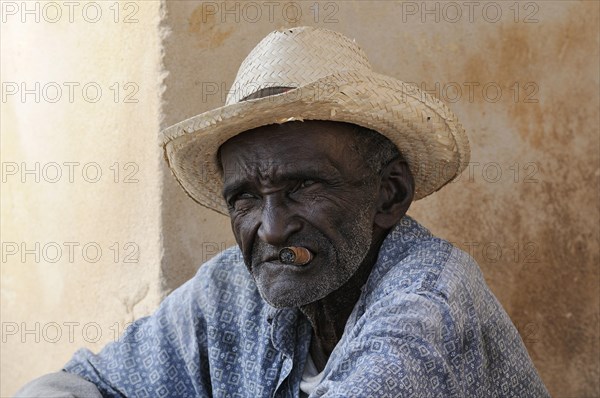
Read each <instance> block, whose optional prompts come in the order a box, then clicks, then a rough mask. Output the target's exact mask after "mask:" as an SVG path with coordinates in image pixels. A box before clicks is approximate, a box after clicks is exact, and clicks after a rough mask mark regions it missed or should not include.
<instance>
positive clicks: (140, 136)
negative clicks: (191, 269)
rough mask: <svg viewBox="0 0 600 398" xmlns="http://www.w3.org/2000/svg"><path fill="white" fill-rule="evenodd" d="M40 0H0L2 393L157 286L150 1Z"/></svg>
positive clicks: (108, 328) (154, 11)
mask: <svg viewBox="0 0 600 398" xmlns="http://www.w3.org/2000/svg"><path fill="white" fill-rule="evenodd" d="M73 3H77V2H73ZM11 4H14V5H16V6H17V10H16V13H15V14H12V10H13V8H10V6H11ZM36 4H37V7H38V10H39V11H37V12H36ZM46 4H48V2H36V1H31V2H27V4H26V7H27V9H28V10H30V11H32V12H33V13H32V14H25V13H24V12H23V11H24V10H25V8H22V2H3V3H2V18H3V21H2V32H1V37H2V39H1V40H2V41H1V48H2V76H1V79H2V84H3V90H2V93H3V98H2V127H1V128H2V142H1V147H2V153H1V155H2V179H3V180H2V227H1V228H2V230H1V233H2V245H3V246H2V263H1V267H2V268H1V292H2V295H1V300H2V301H1V323H2V341H1V351H0V352H1V376H0V388H1V389H0V396H3V397H6V396H10V394H12V393H14V392H15V390H16V389H17V388H18V387H19V386H20V385H21V384H23V383H24V382H25V381H27V380H29V379H31V378H33V377H34V376H37V375H41V374H43V373H47V372H50V371H57V370H59V369H60V367H61V365H63V364H64V363H65V361H67V360H68V359H69V357H70V356H71V355H72V354H73V352H74V350H75V349H76V348H78V347H82V346H88V347H90V348H92V349H94V350H97V349H99V348H100V347H102V346H103V345H104V344H105V343H107V342H109V341H111V340H113V339H114V338H115V335H116V334H118V333H119V332H120V331H122V330H123V326H122V325H124V324H125V323H127V322H130V321H132V320H134V319H136V318H138V317H139V316H142V315H145V314H147V313H149V312H150V311H152V310H153V309H154V308H155V307H156V306H157V304H158V303H159V301H160V298H161V289H160V283H159V272H160V258H161V252H162V240H161V227H160V201H161V196H160V192H161V185H162V181H161V178H160V168H159V166H160V162H162V159H161V154H160V151H159V148H158V146H157V142H156V136H157V131H158V129H159V123H160V115H161V107H160V104H161V103H160V87H161V77H162V70H161V63H160V59H161V58H160V56H161V52H160V51H161V48H160V45H161V42H160V35H159V23H160V21H161V19H160V3H159V2H139V4H135V7H131V6H130V7H129V8H125V5H124V3H122V4H120V7H119V9H118V10H119V13H116V10H117V9H116V8H113V9H110V8H109V7H110V6H111V5H112V4H113V3H112V2H110V3H109V2H104V3H96V5H97V7H96V5H91V6H88V7H87V8H84V7H85V5H86V4H91V3H83V2H80V3H79V5H78V6H77V5H76V4H72V6H73V7H74V8H72V9H71V11H72V13H71V17H72V21H73V22H70V16H69V9H68V8H67V6H65V5H64V4H63V3H62V2H58V3H56V4H58V6H59V7H60V11H61V13H62V17H61V18H60V19H58V20H57V17H58V15H59V14H57V12H56V9H52V7H50V8H49V7H48V6H46ZM44 7H45V8H44ZM84 10H85V13H84ZM98 10H100V13H99V14H98V13H97V11H98ZM36 13H37V15H36ZM132 13H133V14H132ZM36 16H37V18H38V20H37V21H36ZM115 17H116V20H117V22H115ZM127 17H130V18H127ZM21 18H24V21H25V22H23V21H22V20H21ZM54 20H56V21H57V22H51V21H54ZM136 20H137V21H136ZM126 21H127V22H126ZM36 83H39V89H37V88H36ZM115 83H117V84H118V86H116V85H115ZM22 84H24V86H22ZM15 85H16V86H15ZM126 85H127V86H126ZM15 87H16V88H15ZM70 87H71V88H72V90H73V91H72V92H70ZM98 88H99V90H101V91H99V90H98ZM23 89H25V90H30V93H29V94H26V95H25V96H24V97H23V96H22V94H23V93H24V91H23ZM15 90H17V91H15ZM13 92H14V94H13ZM59 93H60V97H59ZM36 95H37V97H36ZM117 95H118V96H117ZM36 167H37V171H36ZM25 170H32V173H26V172H25ZM98 173H101V174H98ZM36 244H37V245H38V246H36ZM25 250H27V251H28V252H25ZM23 255H24V257H23Z"/></svg>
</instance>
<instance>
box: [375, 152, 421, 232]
mask: <svg viewBox="0 0 600 398" xmlns="http://www.w3.org/2000/svg"><path fill="white" fill-rule="evenodd" d="M414 192H415V182H414V180H413V177H412V174H411V173H410V170H409V168H408V164H407V163H406V161H404V160H402V159H394V160H392V161H391V162H390V163H388V164H387V165H386V166H385V167H384V168H383V170H382V171H381V185H380V186H379V196H378V199H377V213H376V214H375V220H374V222H375V225H377V226H379V227H381V228H383V229H386V230H387V229H390V228H392V227H393V226H394V225H396V224H397V223H398V221H400V219H401V218H402V217H403V216H404V214H406V212H407V211H408V208H409V207H410V204H411V203H412V200H413V197H414Z"/></svg>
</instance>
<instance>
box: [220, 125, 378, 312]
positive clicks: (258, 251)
mask: <svg viewBox="0 0 600 398" xmlns="http://www.w3.org/2000/svg"><path fill="white" fill-rule="evenodd" d="M354 134H356V133H355V132H354V131H353V129H352V127H350V126H349V125H345V124H340V123H334V122H323V121H306V122H292V123H285V124H282V125H271V126H265V127H261V128H258V129H254V130H250V131H247V132H245V133H243V134H240V135H238V136H236V137H234V138H232V139H231V140H229V141H227V142H226V143H225V144H223V145H222V146H221V151H220V156H221V165H222V166H223V173H224V177H223V178H224V191H223V195H224V197H225V200H226V202H227V204H228V206H229V212H230V215H231V224H232V228H233V232H234V235H235V238H236V240H237V243H238V244H239V246H240V248H241V250H242V253H243V255H244V261H245V263H246V266H247V267H248V270H249V271H250V273H251V274H252V276H253V278H254V280H255V281H256V284H257V286H258V289H259V292H260V294H261V296H262V297H263V298H264V299H265V300H266V301H267V302H268V303H269V304H271V305H273V306H275V307H292V306H301V305H305V304H308V303H311V302H314V301H317V300H319V299H321V298H323V297H325V296H327V295H328V294H329V293H331V292H333V291H334V290H336V289H338V288H339V287H341V286H342V285H343V284H344V283H345V282H346V281H348V279H349V278H350V277H351V276H352V275H353V274H354V272H355V271H356V270H357V269H358V268H359V266H360V264H361V263H362V261H363V260H364V258H365V256H366V254H367V252H368V251H369V248H370V246H371V242H372V235H373V219H374V216H375V208H376V206H375V202H376V197H377V189H378V186H379V182H378V181H376V179H375V177H374V175H373V172H371V171H370V170H369V169H368V167H367V166H366V164H365V161H364V159H362V158H361V156H360V155H359V154H358V153H357V152H356V150H355V149H352V148H351V147H350V144H351V143H352V142H353V140H354ZM286 246H303V247H306V248H307V249H309V250H310V251H311V252H312V254H313V259H312V260H311V261H310V262H309V263H308V264H306V265H302V266H298V265H290V264H283V263H282V262H280V261H279V259H278V253H279V250H281V249H282V248H284V247H286Z"/></svg>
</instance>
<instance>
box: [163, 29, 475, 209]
mask: <svg viewBox="0 0 600 398" xmlns="http://www.w3.org/2000/svg"><path fill="white" fill-rule="evenodd" d="M271 87H295V88H294V89H291V90H289V91H286V92H284V93H281V94H276V95H271V96H266V97H261V98H257V99H251V100H244V98H246V97H248V96H250V95H251V94H253V93H256V92H257V91H259V90H263V89H265V88H271ZM293 120H332V121H340V122H348V123H353V124H357V125H360V126H363V127H366V128H369V129H372V130H375V131H377V132H379V133H381V134H383V135H384V136H386V137H387V138H388V139H390V140H391V141H392V142H394V143H395V144H396V146H397V147H398V149H399V150H400V152H401V153H402V155H403V156H404V158H405V159H406V160H407V162H408V164H409V167H410V170H411V172H412V174H413V177H414V179H415V200H416V199H420V198H423V197H425V196H427V195H429V194H431V193H433V192H435V191H437V190H438V189H440V188H441V187H443V186H444V185H445V184H447V183H448V182H450V181H451V180H452V179H454V178H456V177H457V176H458V175H459V174H460V173H461V171H462V170H463V169H464V168H465V167H466V165H467V163H468V161H469V143H468V139H467V136H466V134H465V131H464V129H463V128H462V126H461V125H460V123H459V122H458V120H457V119H456V116H455V115H454V114H453V113H452V112H451V111H450V110H449V109H448V108H447V107H446V106H445V105H444V104H443V103H442V102H441V101H439V100H438V99H437V98H434V97H432V96H430V95H428V94H426V93H424V92H422V91H420V90H419V89H418V88H416V87H415V86H414V85H411V84H407V83H404V82H402V81H400V80H397V79H394V78H391V77H388V76H384V75H381V74H378V73H375V72H373V70H372V69H371V65H370V64H369V61H368V60H367V57H366V56H365V54H364V52H363V51H362V49H361V48H360V47H359V46H358V45H357V44H356V43H355V42H354V41H353V40H350V39H349V38H347V37H345V36H343V35H341V34H340V33H337V32H333V31H330V30H325V29H318V28H313V27H298V28H291V29H285V30H279V31H274V32H272V33H270V34H269V35H268V36H267V37H265V38H264V39H263V40H262V41H261V42H260V43H258V45H257V46H256V47H255V48H254V49H253V50H252V51H251V52H250V54H249V55H248V57H247V58H246V59H245V60H244V62H242V65H241V66H240V69H239V71H238V74H237V77H236V79H235V82H234V83H233V86H232V89H231V90H230V91H229V94H228V96H227V101H226V104H225V106H222V107H220V108H217V109H214V110H211V111H208V112H205V113H202V114H200V115H197V116H194V117H192V118H190V119H187V120H184V121H183V122H180V123H177V124H176V125H173V126H171V127H169V128H167V129H165V130H164V131H163V132H162V133H161V141H162V145H163V148H164V154H165V158H166V160H167V162H168V163H169V167H170V168H171V170H172V172H173V174H174V175H175V178H176V179H177V181H179V183H180V184H181V186H182V187H183V189H184V190H185V191H186V192H187V194H188V195H189V196H190V197H191V198H192V199H194V200H195V201H196V202H198V203H199V204H201V205H203V206H206V207H208V208H210V209H212V210H215V211H217V212H219V213H222V214H225V215H227V214H228V211H227V206H226V204H225V201H224V200H223V197H222V188H223V181H222V172H221V170H220V164H219V162H218V159H217V151H218V148H219V146H221V144H223V143H224V142H225V141H227V140H228V139H230V138H231V137H233V136H235V135H237V134H240V133H242V132H244V131H247V130H251V129H253V128H256V127H260V126H265V125H269V124H274V123H285V122H288V121H293Z"/></svg>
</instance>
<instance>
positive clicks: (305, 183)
mask: <svg viewBox="0 0 600 398" xmlns="http://www.w3.org/2000/svg"><path fill="white" fill-rule="evenodd" d="M316 183H317V182H316V181H315V180H304V181H302V182H301V183H300V184H299V185H298V188H308V187H310V186H311V185H314V184H316Z"/></svg>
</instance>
